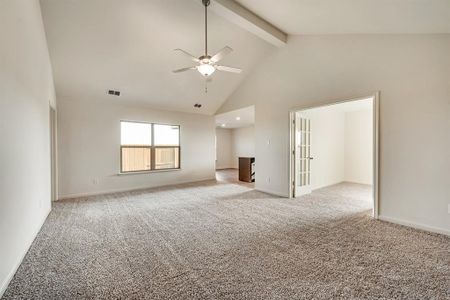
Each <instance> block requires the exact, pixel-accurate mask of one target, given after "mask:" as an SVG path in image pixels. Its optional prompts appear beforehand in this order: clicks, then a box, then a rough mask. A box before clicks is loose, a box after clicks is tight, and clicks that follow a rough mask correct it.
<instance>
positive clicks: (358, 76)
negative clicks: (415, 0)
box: [219, 34, 450, 233]
mask: <svg viewBox="0 0 450 300" xmlns="http://www.w3.org/2000/svg"><path fill="white" fill-rule="evenodd" d="M448 53H450V35H449V34H443V35H335V36H326V35H321V36H291V37H290V39H289V42H288V45H287V46H286V47H284V48H280V49H279V50H278V51H277V52H276V53H274V54H272V55H270V56H268V57H266V58H265V59H264V61H262V62H261V64H260V65H259V66H258V67H257V68H256V69H255V70H254V71H253V72H252V73H251V74H250V75H249V76H248V77H247V78H246V81H245V82H244V83H243V84H242V85H241V86H240V87H239V88H238V89H237V90H236V91H235V92H234V93H233V94H232V95H231V96H230V97H229V99H228V100H227V102H226V103H225V104H224V105H223V106H222V108H221V109H220V110H219V113H223V112H226V111H231V110H235V109H238V108H242V107H247V106H249V105H255V112H256V116H255V135H256V147H255V148H256V161H257V162H258V169H257V172H256V188H257V189H260V190H264V191H269V192H271V193H275V194H280V195H284V196H287V195H288V193H289V180H288V175H289V171H288V170H289V111H290V110H291V109H293V108H306V107H311V106H316V105H319V104H326V103H331V102H334V101H336V100H346V99H353V98H355V97H362V96H368V95H370V94H372V93H373V92H375V91H377V90H379V91H381V99H380V180H381V181H380V203H379V204H380V216H381V217H382V218H384V219H389V220H391V221H396V222H403V223H408V224H415V226H421V227H422V228H427V229H429V230H435V231H440V232H447V233H450V217H449V214H448V213H447V206H448V204H450V199H449V195H450V184H449V180H448V178H450V156H449V155H448V153H450V139H449V132H450V80H449V78H450V55H448ZM255 99H257V100H255ZM269 177H270V178H271V180H270V182H269V181H268V180H267V178H269Z"/></svg>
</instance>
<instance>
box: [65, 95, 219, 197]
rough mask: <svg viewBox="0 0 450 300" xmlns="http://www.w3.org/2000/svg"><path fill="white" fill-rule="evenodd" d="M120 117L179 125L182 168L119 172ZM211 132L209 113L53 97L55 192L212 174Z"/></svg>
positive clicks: (84, 191) (143, 185)
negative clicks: (55, 106) (55, 111)
mask: <svg viewBox="0 0 450 300" xmlns="http://www.w3.org/2000/svg"><path fill="white" fill-rule="evenodd" d="M120 120H131V121H146V122H155V123H163V124H173V125H180V126H181V129H180V130H181V131H180V138H181V145H180V146H181V170H171V171H163V172H154V173H145V174H126V175H118V174H119V171H120ZM214 136H215V124H214V118H213V117H212V116H205V115H198V114H189V113H180V112H167V111H157V110H151V109H148V108H142V107H130V106H125V105H121V104H117V103H115V102H114V103H113V102H110V103H103V102H100V101H84V100H80V99H77V100H69V99H58V138H59V145H58V161H59V198H67V197H73V196H77V195H85V194H96V193H104V192H111V191H120V190H130V189H138V188H146V187H155V186H162V185H169V184H177V183H184V182H193V181H200V180H207V179H214V178H215V171H214V169H215V147H214ZM96 180H97V181H98V183H97V184H95V181H96Z"/></svg>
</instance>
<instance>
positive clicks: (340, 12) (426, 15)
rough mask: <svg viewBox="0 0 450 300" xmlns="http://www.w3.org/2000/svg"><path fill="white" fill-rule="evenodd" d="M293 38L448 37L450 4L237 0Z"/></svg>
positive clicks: (446, 0) (428, 0) (442, 0)
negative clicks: (359, 35)
mask: <svg viewBox="0 0 450 300" xmlns="http://www.w3.org/2000/svg"><path fill="white" fill-rule="evenodd" d="M237 2H239V3H240V4H242V5H243V6H245V7H246V8H248V9H250V10H251V11H253V12H254V13H255V14H257V15H259V16H260V17H262V18H263V19H265V20H266V21H268V22H269V23H271V24H273V25H275V26H276V27H278V28H279V29H281V30H283V31H284V32H286V33H288V34H292V35H300V34H346V33H347V34H349V33H450V0H237Z"/></svg>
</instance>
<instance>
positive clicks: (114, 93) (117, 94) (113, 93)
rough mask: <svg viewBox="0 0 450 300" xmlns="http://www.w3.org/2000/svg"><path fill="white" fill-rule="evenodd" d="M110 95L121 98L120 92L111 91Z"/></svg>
mask: <svg viewBox="0 0 450 300" xmlns="http://www.w3.org/2000/svg"><path fill="white" fill-rule="evenodd" d="M108 95H111V96H120V91H114V90H109V91H108Z"/></svg>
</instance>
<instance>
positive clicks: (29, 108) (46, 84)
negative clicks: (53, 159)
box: [0, 0, 55, 297]
mask: <svg viewBox="0 0 450 300" xmlns="http://www.w3.org/2000/svg"><path fill="white" fill-rule="evenodd" d="M0 40H1V43H0V140H1V147H0V166H1V167H0V178H1V180H0V297H1V295H2V293H3V292H4V291H5V289H6V287H7V284H8V283H9V281H10V280H11V279H12V276H13V275H14V273H15V271H16V268H17V267H18V266H19V264H20V262H21V261H22V258H23V256H24V255H25V254H26V252H27V250H28V248H29V246H30V245H31V243H32V241H33V239H34V238H35V236H36V234H37V232H38V231H39V229H40V228H41V225H42V224H43V222H44V220H45V218H46V217H47V215H48V213H49V212H50V209H51V195H50V134H49V131H50V128H49V103H52V104H53V105H54V103H55V98H54V87H53V79H52V71H51V65H50V60H49V55H48V49H47V44H46V39H45V33H44V27H43V24H42V17H41V11H40V6H39V1H37V0H13V1H0Z"/></svg>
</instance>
